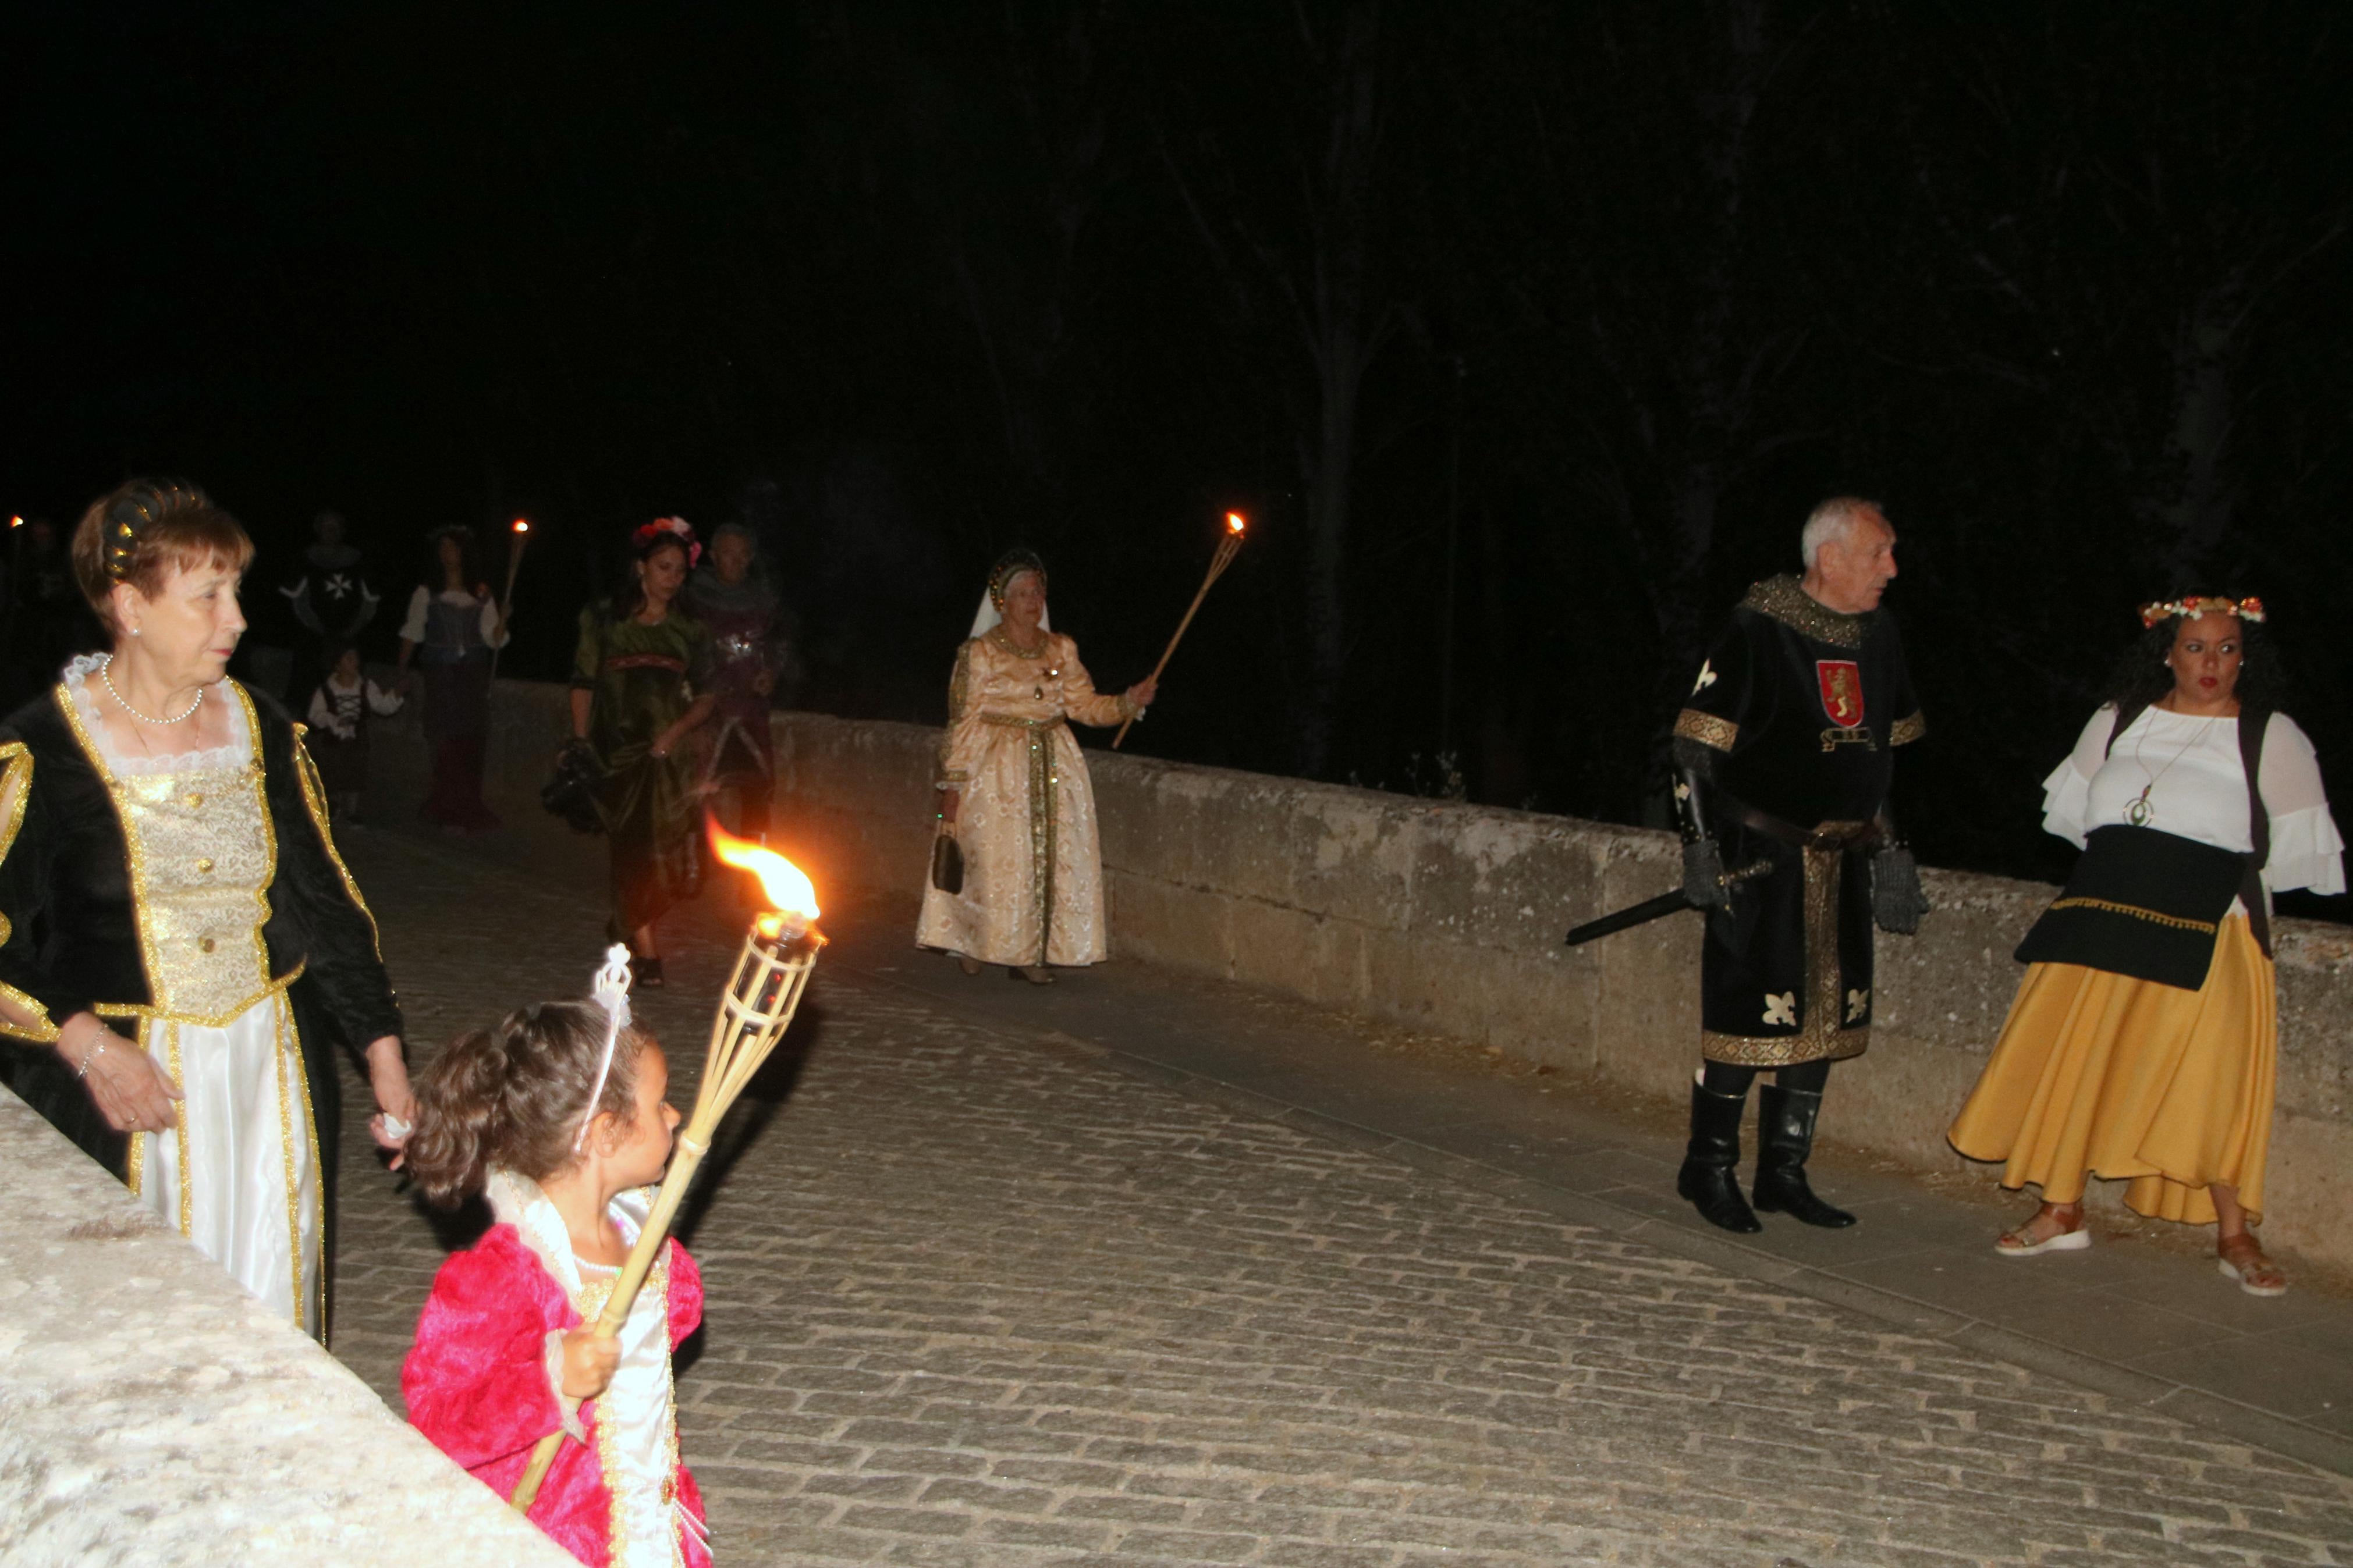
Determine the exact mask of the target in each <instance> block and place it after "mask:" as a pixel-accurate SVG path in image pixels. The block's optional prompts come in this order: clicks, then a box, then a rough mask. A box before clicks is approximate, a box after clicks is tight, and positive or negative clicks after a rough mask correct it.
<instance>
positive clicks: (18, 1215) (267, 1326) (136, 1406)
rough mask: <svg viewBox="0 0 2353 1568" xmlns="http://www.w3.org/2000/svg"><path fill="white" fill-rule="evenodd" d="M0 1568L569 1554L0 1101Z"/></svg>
mask: <svg viewBox="0 0 2353 1568" xmlns="http://www.w3.org/2000/svg"><path fill="white" fill-rule="evenodd" d="M0 1192H5V1193H6V1194H8V1200H7V1202H6V1203H5V1204H0V1563H238V1564H240V1565H242V1568H311V1565H312V1564H316V1563H336V1564H351V1565H375V1564H380V1565H382V1568H406V1565H408V1564H412V1563H433V1564H434V1568H565V1564H568V1563H571V1562H572V1556H571V1554H570V1553H569V1552H565V1550H564V1549H563V1548H561V1547H559V1546H557V1545H556V1544H555V1543H554V1542H552V1541H550V1540H549V1539H548V1538H547V1537H546V1536H544V1535H542V1534H541V1533H540V1532H539V1530H538V1528H537V1527H536V1526H533V1525H532V1524H530V1523H528V1522H526V1521H524V1520H523V1519H522V1516H521V1515H520V1514H517V1513H516V1512H515V1511H514V1510H512V1509H510V1508H508V1507H507V1506H506V1505H505V1504H504V1503H502V1502H501V1501H500V1500H499V1498H498V1495H497V1494H496V1493H494V1492H492V1491H491V1490H490V1489H488V1488H486V1487H484V1486H483V1485H482V1484H481V1483H480V1481H478V1480H476V1479H474V1478H473V1477H471V1476H470V1475H468V1474H467V1473H466V1472H465V1471H463V1470H461V1469H459V1468H458V1467H457V1466H456V1465H454V1464H451V1463H450V1462H449V1460H448V1459H447V1458H444V1457H443V1456H442V1454H441V1453H440V1451H439V1450H438V1449H437V1448H435V1447H433V1445H432V1444H430V1443H428V1442H427V1441H426V1440H425V1439H424V1437H423V1436H420V1435H419V1434H418V1433H417V1431H416V1430H415V1429H414V1428H413V1427H411V1426H408V1425H407V1424H406V1423H405V1422H403V1421H402V1420H401V1419H400V1417H399V1416H398V1415H395V1414H393V1413H392V1412H391V1411H389V1410H387V1409H385V1405H384V1401H382V1400H380V1399H378V1398H377V1397H376V1396H375V1394H374V1393H373V1392H372V1391H371V1390H370V1389H369V1388H368V1386H367V1385H366V1384H364V1383H362V1382H361V1381H360V1380H359V1379H358V1378H356V1377H354V1376H353V1375H352V1374H351V1373H349V1372H347V1371H345V1370H344V1368H343V1365H342V1363H339V1362H337V1361H336V1360H335V1359H334V1358H333V1357H332V1356H331V1355H329V1354H328V1353H327V1352H325V1351H322V1350H321V1349H320V1348H319V1347H318V1346H317V1345H316V1344H313V1343H312V1342H311V1341H310V1340H309V1339H308V1338H306V1337H304V1336H303V1335H302V1334H301V1333H299V1332H297V1331H295V1330H294V1328H293V1327H292V1326H291V1325H290V1324H289V1323H287V1322H286V1321H284V1320H283V1319H282V1318H280V1316H279V1315H278V1314H276V1313H274V1312H271V1311H269V1310H267V1309H265V1308H264V1307H263V1306H262V1305H261V1303H260V1302H259V1301H257V1300H254V1299H253V1298H252V1297H250V1296H248V1295H247V1294H246V1293H245V1291H244V1290H243V1289H241V1288H240V1287H239V1286H238V1285H237V1282H236V1281H235V1280H233V1279H230V1278H229V1277H228V1275H227V1273H225V1272H223V1271H222V1269H221V1268H220V1267H219V1266H218V1265H217V1264H215V1263H213V1262H211V1261H210V1260H208V1259H206V1258H204V1257H202V1256H201V1255H199V1254H198V1253H197V1251H196V1249H195V1247H191V1246H189V1245H188V1244H187V1243H186V1242H185V1241H183V1240H181V1239H180V1237H178V1236H177V1235H176V1234H174V1232H172V1231H171V1230H168V1229H166V1228H165V1227H164V1225H163V1224H162V1222H160V1221H158V1220H157V1219H156V1218H155V1216H154V1215H153V1214H152V1213H151V1212H150V1211H148V1210H147V1209H145V1208H143V1207H142V1206H140V1205H138V1204H137V1203H135V1202H134V1201H133V1200H132V1197H131V1195H130V1194H128V1193H126V1192H124V1191H123V1188H122V1184H121V1183H120V1182H118V1181H116V1180H115V1179H114V1178H113V1177H112V1176H111V1175H109V1174H108V1173H106V1171H105V1169H104V1168H103V1167H101V1166H100V1165H99V1164H97V1163H94V1162H93V1161H91V1160H90V1158H89V1157H88V1156H87V1155H85V1154H83V1153H82V1152H81V1151H80V1150H79V1149H77V1148H75V1147H74V1146H73V1145H72V1144H70V1143H69V1142H66V1141H65V1139H64V1138H62V1137H60V1136H59V1135H58V1132H57V1131H55V1130H54V1129H53V1128H51V1127H50V1126H49V1124H48V1123H47V1122H46V1121H42V1120H41V1118H40V1117H39V1116H37V1115H36V1114H35V1113H34V1112H33V1111H32V1110H30V1109H29V1108H28V1107H26V1104H25V1102H24V1101H22V1100H18V1099H17V1098H16V1096H15V1095H13V1094H10V1093H9V1092H8V1091H7V1090H6V1089H0Z"/></svg>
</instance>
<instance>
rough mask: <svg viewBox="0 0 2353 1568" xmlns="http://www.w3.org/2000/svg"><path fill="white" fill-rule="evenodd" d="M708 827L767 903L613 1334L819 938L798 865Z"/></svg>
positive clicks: (533, 1494) (750, 937) (534, 1476)
mask: <svg viewBox="0 0 2353 1568" xmlns="http://www.w3.org/2000/svg"><path fill="white" fill-rule="evenodd" d="M710 832H711V847H712V854H713V855H715V856H716V857H717V858H719V860H720V861H721V862H722V863H723V864H724V865H729V866H733V867H736V868H740V869H743V870H746V871H750V872H752V873H753V874H754V876H756V877H758V878H759V879H760V886H761V888H762V889H764V890H765V896H766V900H767V902H768V904H769V906H770V907H769V908H768V909H766V910H763V911H762V912H761V913H760V914H759V915H758V916H756V917H755V918H754V920H753V921H752V928H751V929H750V930H749V931H745V932H744V945H743V947H742V949H741V950H740V951H738V952H737V953H736V955H735V972H734V973H733V975H732V976H730V977H729V979H728V982H727V989H726V991H725V992H724V993H723V994H722V995H721V996H720V998H719V1006H718V1009H717V1010H716V1012H715V1013H714V1014H713V1016H712V1020H711V1049H710V1054H709V1055H707V1056H706V1057H704V1058H703V1062H702V1082H701V1083H699V1084H698V1085H696V1086H695V1091H694V1110H693V1111H692V1112H691V1114H690V1115H689V1116H688V1117H687V1119H686V1125H685V1126H684V1127H682V1128H681V1129H680V1131H679V1134H678V1148H677V1152H675V1153H673V1154H672V1155H671V1156H670V1170H669V1171H668V1173H665V1174H664V1175H663V1177H662V1184H661V1191H660V1193H659V1194H657V1195H656V1197H655V1199H654V1206H653V1212H652V1213H651V1214H649V1215H648V1216H647V1218H646V1226H645V1229H643V1230H642V1231H639V1232H638V1240H637V1245H636V1246H634V1247H630V1248H629V1258H628V1262H627V1263H625V1264H623V1265H622V1266H621V1275H620V1278H619V1279H617V1280H616V1281H615V1282H614V1285H613V1294H612V1298H611V1299H610V1300H607V1302H606V1303H605V1310H604V1311H602V1312H601V1313H599V1314H598V1315H597V1318H596V1332H597V1333H598V1334H599V1335H601V1336H603V1337H605V1338H607V1339H611V1338H614V1337H616V1336H617V1335H618V1334H619V1333H620V1331H621V1326H622V1325H623V1324H624V1323H626V1322H628V1321H629V1308H630V1306H631V1304H632V1303H634V1302H635V1301H636V1300H637V1296H638V1287H639V1286H641V1285H643V1284H644V1283H645V1282H646V1271H647V1270H648V1269H649V1268H652V1267H653V1262H654V1258H656V1257H657V1256H659V1253H660V1250H661V1244H662V1243H663V1242H664V1241H665V1240H666V1239H668V1238H669V1236H670V1223H671V1222H672V1221H673V1220H675V1219H676V1218H677V1217H678V1205H679V1203H680V1201H681V1200H682V1199H683V1198H684V1197H685V1196H686V1189H687V1188H688V1187H689V1186H690V1185H691V1184H693V1181H694V1173H695V1172H696V1170H697V1169H698V1168H700V1167H701V1165H702V1157H703V1156H704V1155H705V1154H708V1153H709V1152H711V1140H712V1135H713V1134H714V1133H716V1132H717V1131H718V1130H719V1123H720V1121H721V1119H722V1118H723V1117H724V1116H725V1115H726V1114H727V1110H728V1108H729V1107H730V1106H732V1105H733V1104H734V1103H735V1100H736V1097H737V1096H739V1095H741V1094H742V1093H743V1092H744V1086H745V1085H747V1084H749V1083H750V1082H751V1081H752V1078H753V1075H754V1074H755V1073H757V1072H758V1071H759V1070H760V1065H761V1064H762V1063H763V1062H765V1061H766V1060H767V1059H768V1053H769V1052H770V1051H772V1050H774V1049H775V1048H776V1042H777V1040H779V1039H781V1038H782V1037H783V1036H784V1033H785V1029H786V1026H788V1025H790V1024H791V1023H792V1021H793V1014H794V1013H795V1012H797V1011H798V1009H799V1007H800V1005H801V994H802V993H803V992H804V991H806V990H807V988H808V979H809V972H810V971H811V970H813V969H815V968H816V967H817V955H818V949H820V948H822V947H823V946H825V936H824V933H823V932H821V931H818V929H817V914H818V910H817V893H816V889H813V888H811V887H810V886H809V879H807V877H805V876H803V875H801V872H800V869H799V868H797V867H796V866H795V865H794V864H793V863H792V862H791V861H789V860H787V859H786V858H784V857H783V856H781V855H779V854H777V853H776V852H775V851H774V850H771V849H764V848H762V847H760V846H759V845H757V844H754V843H753V842H752V841H751V840H750V839H748V838H738V837H734V836H733V834H730V833H727V832H725V831H723V829H722V828H721V827H720V826H719V825H718V824H717V823H715V822H714V823H712V824H711V826H710ZM563 1441H564V1434H563V1433H561V1432H550V1433H549V1434H548V1435H547V1436H544V1437H542V1438H541V1439H540V1440H539V1447H536V1448H534V1449H533V1450H532V1455H531V1464H530V1465H529V1466H528V1467H527V1468H525V1469H524V1471H523V1474H522V1481H521V1482H520V1483H519V1484H518V1485H517V1486H516V1487H515V1489H514V1496H513V1497H512V1499H511V1500H510V1501H512V1504H513V1505H514V1510H515V1511H516V1512H518V1513H527V1512H529V1511H530V1509H531V1505H532V1502H533V1500H534V1499H536V1498H537V1497H538V1496H539V1487H540V1483H541V1482H542V1481H543V1480H545V1479H547V1468H548V1466H550V1465H552V1464H554V1462H555V1452H556V1449H557V1447H559V1446H560V1445H561V1444H562V1443H563Z"/></svg>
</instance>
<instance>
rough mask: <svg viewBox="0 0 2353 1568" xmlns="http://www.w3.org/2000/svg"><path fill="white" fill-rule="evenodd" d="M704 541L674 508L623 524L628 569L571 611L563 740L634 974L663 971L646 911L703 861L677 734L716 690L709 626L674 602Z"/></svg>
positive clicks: (696, 875) (683, 894)
mask: <svg viewBox="0 0 2353 1568" xmlns="http://www.w3.org/2000/svg"><path fill="white" fill-rule="evenodd" d="M700 554H702V546H701V545H700V544H698V543H697V542H695V538H694V530H693V529H691V528H690V527H688V526H687V524H686V521H685V519H683V518H676V517H664V518H658V519H656V520H655V521H652V522H649V523H647V524H646V525H645V526H644V527H642V528H640V529H638V531H636V532H634V533H632V534H631V535H630V536H629V574H628V576H627V577H626V578H624V579H623V580H622V583H621V591H620V592H619V593H617V594H616V595H613V597H612V598H611V599H610V600H600V601H598V602H597V603H596V604H593V605H589V606H588V607H587V608H586V609H584V610H582V611H581V612H580V642H579V645H578V647H577V648H576V649H575V651H574V654H573V658H572V742H571V748H570V749H571V750H572V751H573V752H576V753H578V754H579V757H580V760H582V761H583V762H585V764H586V769H585V771H586V773H587V774H588V776H589V777H590V778H592V779H594V780H596V784H595V788H594V795H595V799H596V815H597V816H598V818H599V819H600V820H601V821H602V822H603V823H604V826H605V834H606V837H607V842H608V844H609V846H610V848H611V856H612V921H611V924H610V927H609V934H610V935H611V936H612V938H613V939H614V940H615V941H617V942H628V944H629V951H630V953H631V955H632V957H631V963H632V966H633V968H634V969H635V971H636V974H637V984H639V985H641V986H658V985H659V984H661V983H662V961H661V947H660V945H659V939H658V938H657V936H656V935H655V931H654V922H655V921H658V920H659V919H660V918H661V914H662V911H663V910H667V909H669V908H670V906H671V905H672V904H674V903H677V902H678V901H680V900H682V899H687V898H691V897H692V896H693V894H694V890H695V887H696V884H697V882H698V880H699V879H700V876H701V872H702V863H701V856H702V838H701V826H700V813H701V811H702V796H701V795H700V794H699V793H698V792H697V790H696V787H695V767H694V759H693V757H692V756H691V754H690V753H689V750H688V748H687V747H686V745H685V741H686V738H687V737H688V736H689V735H691V734H692V733H693V732H694V731H695V730H696V729H697V728H698V727H699V726H701V724H702V721H704V720H706V719H708V718H710V717H711V710H712V705H713V704H714V703H715V702H716V700H717V698H716V696H715V694H714V693H713V692H712V689H711V668H712V658H711V636H710V634H709V632H708V631H706V630H705V629H704V627H703V625H702V622H700V621H698V620H696V619H694V618H693V617H692V616H689V615H687V614H686V613H685V612H684V611H683V610H681V609H680V608H678V607H677V606H676V605H675V604H674V603H673V601H675V600H676V599H677V598H678V594H679V590H680V588H681V587H682V586H683V585H684V584H685V583H686V574H687V572H688V570H689V569H690V568H691V567H692V566H693V564H694V561H695V558H696V557H697V556H698V555H700Z"/></svg>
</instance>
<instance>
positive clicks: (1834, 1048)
mask: <svg viewBox="0 0 2353 1568" xmlns="http://www.w3.org/2000/svg"><path fill="white" fill-rule="evenodd" d="M1798 1046H1799V1036H1796V1035H1773V1036H1749V1035H1725V1034H1719V1033H1717V1032H1716V1031H1715V1030H1714V1029H1702V1030H1701V1031H1700V1035H1699V1054H1700V1056H1701V1058H1703V1059H1704V1060H1706V1061H1712V1062H1724V1063H1725V1064H1726V1065H1728V1066H1732V1067H1743V1068H1793V1067H1797V1066H1799V1065H1800V1064H1802V1063H1805V1062H1842V1061H1844V1060H1846V1059H1847V1058H1849V1057H1859V1056H1861V1055H1862V1053H1863V1052H1864V1051H1866V1050H1868V1049H1869V1048H1870V1047H1871V1026H1870V1025H1868V1024H1865V1025H1863V1026H1862V1027H1861V1028H1855V1029H1841V1030H1840V1031H1839V1032H1838V1037H1837V1039H1836V1040H1835V1041H1834V1042H1832V1045H1831V1049H1829V1050H1827V1051H1823V1052H1820V1054H1818V1055H1803V1054H1800V1053H1799V1049H1798Z"/></svg>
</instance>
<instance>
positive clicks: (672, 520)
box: [629, 517, 702, 567]
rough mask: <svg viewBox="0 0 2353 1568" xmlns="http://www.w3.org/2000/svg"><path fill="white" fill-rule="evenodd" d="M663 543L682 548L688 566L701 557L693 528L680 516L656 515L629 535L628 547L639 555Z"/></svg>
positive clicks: (699, 546) (700, 550)
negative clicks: (656, 516)
mask: <svg viewBox="0 0 2353 1568" xmlns="http://www.w3.org/2000/svg"><path fill="white" fill-rule="evenodd" d="M664 544H676V545H678V546H679V547H680V548H681V549H683V550H684V551H685V552H686V563H687V565H688V566H690V567H691V566H693V565H694V564H695V563H697V562H699V561H701V560H702V545H701V544H700V543H698V542H696V541H695V537H694V529H693V527H692V525H691V524H690V523H689V522H688V521H686V519H684V518H682V517H658V518H656V519H654V520H653V521H651V522H649V523H647V524H645V525H644V526H643V527H641V528H639V529H638V531H636V532H635V533H632V534H630V535H629V548H630V550H632V551H633V552H636V553H638V554H639V555H644V554H646V553H647V552H649V551H652V550H654V549H656V548H657V547H659V546H660V545H664Z"/></svg>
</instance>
